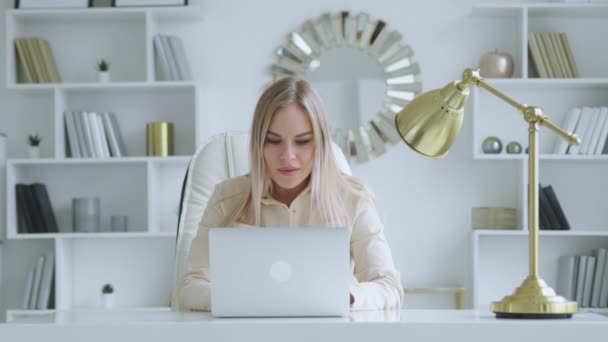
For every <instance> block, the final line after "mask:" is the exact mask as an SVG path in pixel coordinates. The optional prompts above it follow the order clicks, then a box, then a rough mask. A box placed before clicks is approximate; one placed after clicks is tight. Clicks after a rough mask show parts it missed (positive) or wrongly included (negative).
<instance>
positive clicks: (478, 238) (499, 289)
mask: <svg viewBox="0 0 608 342" xmlns="http://www.w3.org/2000/svg"><path fill="white" fill-rule="evenodd" d="M564 237H568V238H564ZM473 245H474V248H473V251H474V252H473V254H474V255H473V259H474V263H473V265H474V270H473V274H474V275H475V276H474V279H473V284H474V285H473V286H474V304H473V305H474V307H476V308H480V307H486V308H487V307H489V305H490V303H491V302H492V301H498V300H500V299H502V298H503V297H504V296H506V295H510V294H511V293H512V292H513V291H514V290H515V288H516V287H518V286H519V285H521V282H522V281H523V280H524V279H525V277H526V276H527V275H528V272H529V270H528V265H529V263H528V255H529V254H528V253H529V252H528V248H529V247H528V235H527V232H525V233H522V232H519V233H518V234H512V235H487V234H473ZM606 246H608V234H589V235H582V234H581V235H572V234H555V233H554V232H551V233H549V234H544V232H542V233H541V236H540V241H539V270H540V276H541V278H542V279H543V280H545V282H546V283H547V284H548V285H549V286H551V287H553V289H556V287H555V286H556V282H557V262H558V258H559V257H560V256H561V255H583V254H584V255H588V254H589V253H590V252H591V251H592V250H593V249H595V248H599V247H606Z"/></svg>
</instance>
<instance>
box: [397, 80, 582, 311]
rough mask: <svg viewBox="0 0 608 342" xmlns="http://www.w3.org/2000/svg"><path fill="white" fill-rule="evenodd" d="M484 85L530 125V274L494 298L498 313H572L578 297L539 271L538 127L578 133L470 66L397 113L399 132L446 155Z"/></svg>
mask: <svg viewBox="0 0 608 342" xmlns="http://www.w3.org/2000/svg"><path fill="white" fill-rule="evenodd" d="M470 85H476V86H478V87H482V88H484V89H486V90H487V91H489V92H490V93H492V94H494V95H495V96H497V97H499V98H500V99H502V100H503V101H505V102H507V103H508V104H510V105H511V106H513V107H515V108H516V109H517V110H518V111H519V112H520V113H522V114H523V117H524V119H525V120H526V122H527V123H528V124H529V128H528V132H529V134H528V139H529V141H528V213H529V215H528V235H529V253H530V255H529V266H530V274H529V275H528V277H527V278H526V279H525V280H524V282H523V283H522V285H521V286H520V287H519V288H517V289H516V290H515V292H514V293H513V295H510V296H505V297H504V298H503V299H502V300H501V301H500V302H493V303H492V308H491V309H492V311H493V312H494V313H495V314H496V317H498V318H570V317H572V314H574V313H576V312H577V311H578V305H577V303H576V302H572V301H568V300H566V299H565V298H563V297H561V296H558V295H556V293H555V291H554V290H553V289H552V288H551V287H549V286H547V284H546V283H545V282H544V281H543V280H542V279H541V278H540V276H539V274H538V126H539V125H540V126H545V127H547V128H549V129H551V130H552V131H554V132H555V133H557V134H559V135H560V136H561V137H562V138H564V139H566V140H568V142H569V143H570V144H579V143H580V140H579V138H578V137H577V136H576V135H574V134H571V133H568V132H566V131H564V130H563V129H561V128H560V127H559V126H557V125H555V124H553V123H552V122H550V121H549V119H548V118H547V117H546V116H544V115H543V112H542V110H541V109H540V108H538V107H533V106H527V105H523V104H520V103H518V102H516V101H514V100H512V99H511V98H509V97H508V96H506V95H505V94H503V93H502V92H500V91H499V90H497V89H495V88H493V87H492V86H490V85H488V84H487V83H486V82H485V80H484V79H483V78H482V77H481V76H479V70H472V69H466V70H465V71H464V73H463V77H462V81H460V82H458V81H454V82H452V83H450V84H448V85H446V86H445V87H443V88H442V89H436V90H431V91H428V92H426V93H423V94H421V95H419V96H417V97H416V98H414V100H412V102H410V103H409V104H408V105H407V107H405V108H404V109H403V110H402V111H401V112H400V113H399V114H397V115H396V116H395V125H396V128H397V131H398V132H399V134H400V135H401V137H402V138H403V141H405V143H406V144H407V145H408V146H409V147H411V148H412V149H413V150H414V151H416V152H418V153H420V154H422V155H425V156H427V157H431V158H441V157H443V156H445V155H446V154H447V152H448V150H449V149H450V146H452V144H453V143H454V140H455V139H456V136H457V135H458V133H459V132H460V128H461V126H462V117H463V112H464V105H465V103H466V101H467V98H468V96H469V88H468V87H469V86H470Z"/></svg>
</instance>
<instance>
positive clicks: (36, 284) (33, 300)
mask: <svg viewBox="0 0 608 342" xmlns="http://www.w3.org/2000/svg"><path fill="white" fill-rule="evenodd" d="M43 270H44V256H41V257H39V258H38V261H37V262H36V268H35V269H34V281H33V286H32V295H31V297H30V303H29V308H30V309H36V304H37V303H38V293H39V292H40V280H41V279H42V271H43Z"/></svg>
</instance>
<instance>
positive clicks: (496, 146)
mask: <svg viewBox="0 0 608 342" xmlns="http://www.w3.org/2000/svg"><path fill="white" fill-rule="evenodd" d="M481 149H482V151H483V153H488V154H498V153H500V152H501V151H502V142H501V141H500V139H498V138H497V137H487V138H485V139H484V140H483V143H482V146H481Z"/></svg>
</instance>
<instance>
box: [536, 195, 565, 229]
mask: <svg viewBox="0 0 608 342" xmlns="http://www.w3.org/2000/svg"><path fill="white" fill-rule="evenodd" d="M542 193H543V194H544V195H545V198H546V199H547V200H548V202H549V205H550V206H551V209H552V210H553V213H554V214H555V216H556V217H557V220H558V222H559V227H560V229H561V230H570V223H569V222H568V219H567V218H566V214H564V210H563V209H562V206H561V204H560V203H559V200H558V199H557V195H556V194H555V191H554V190H553V186H551V185H547V186H545V187H542Z"/></svg>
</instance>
